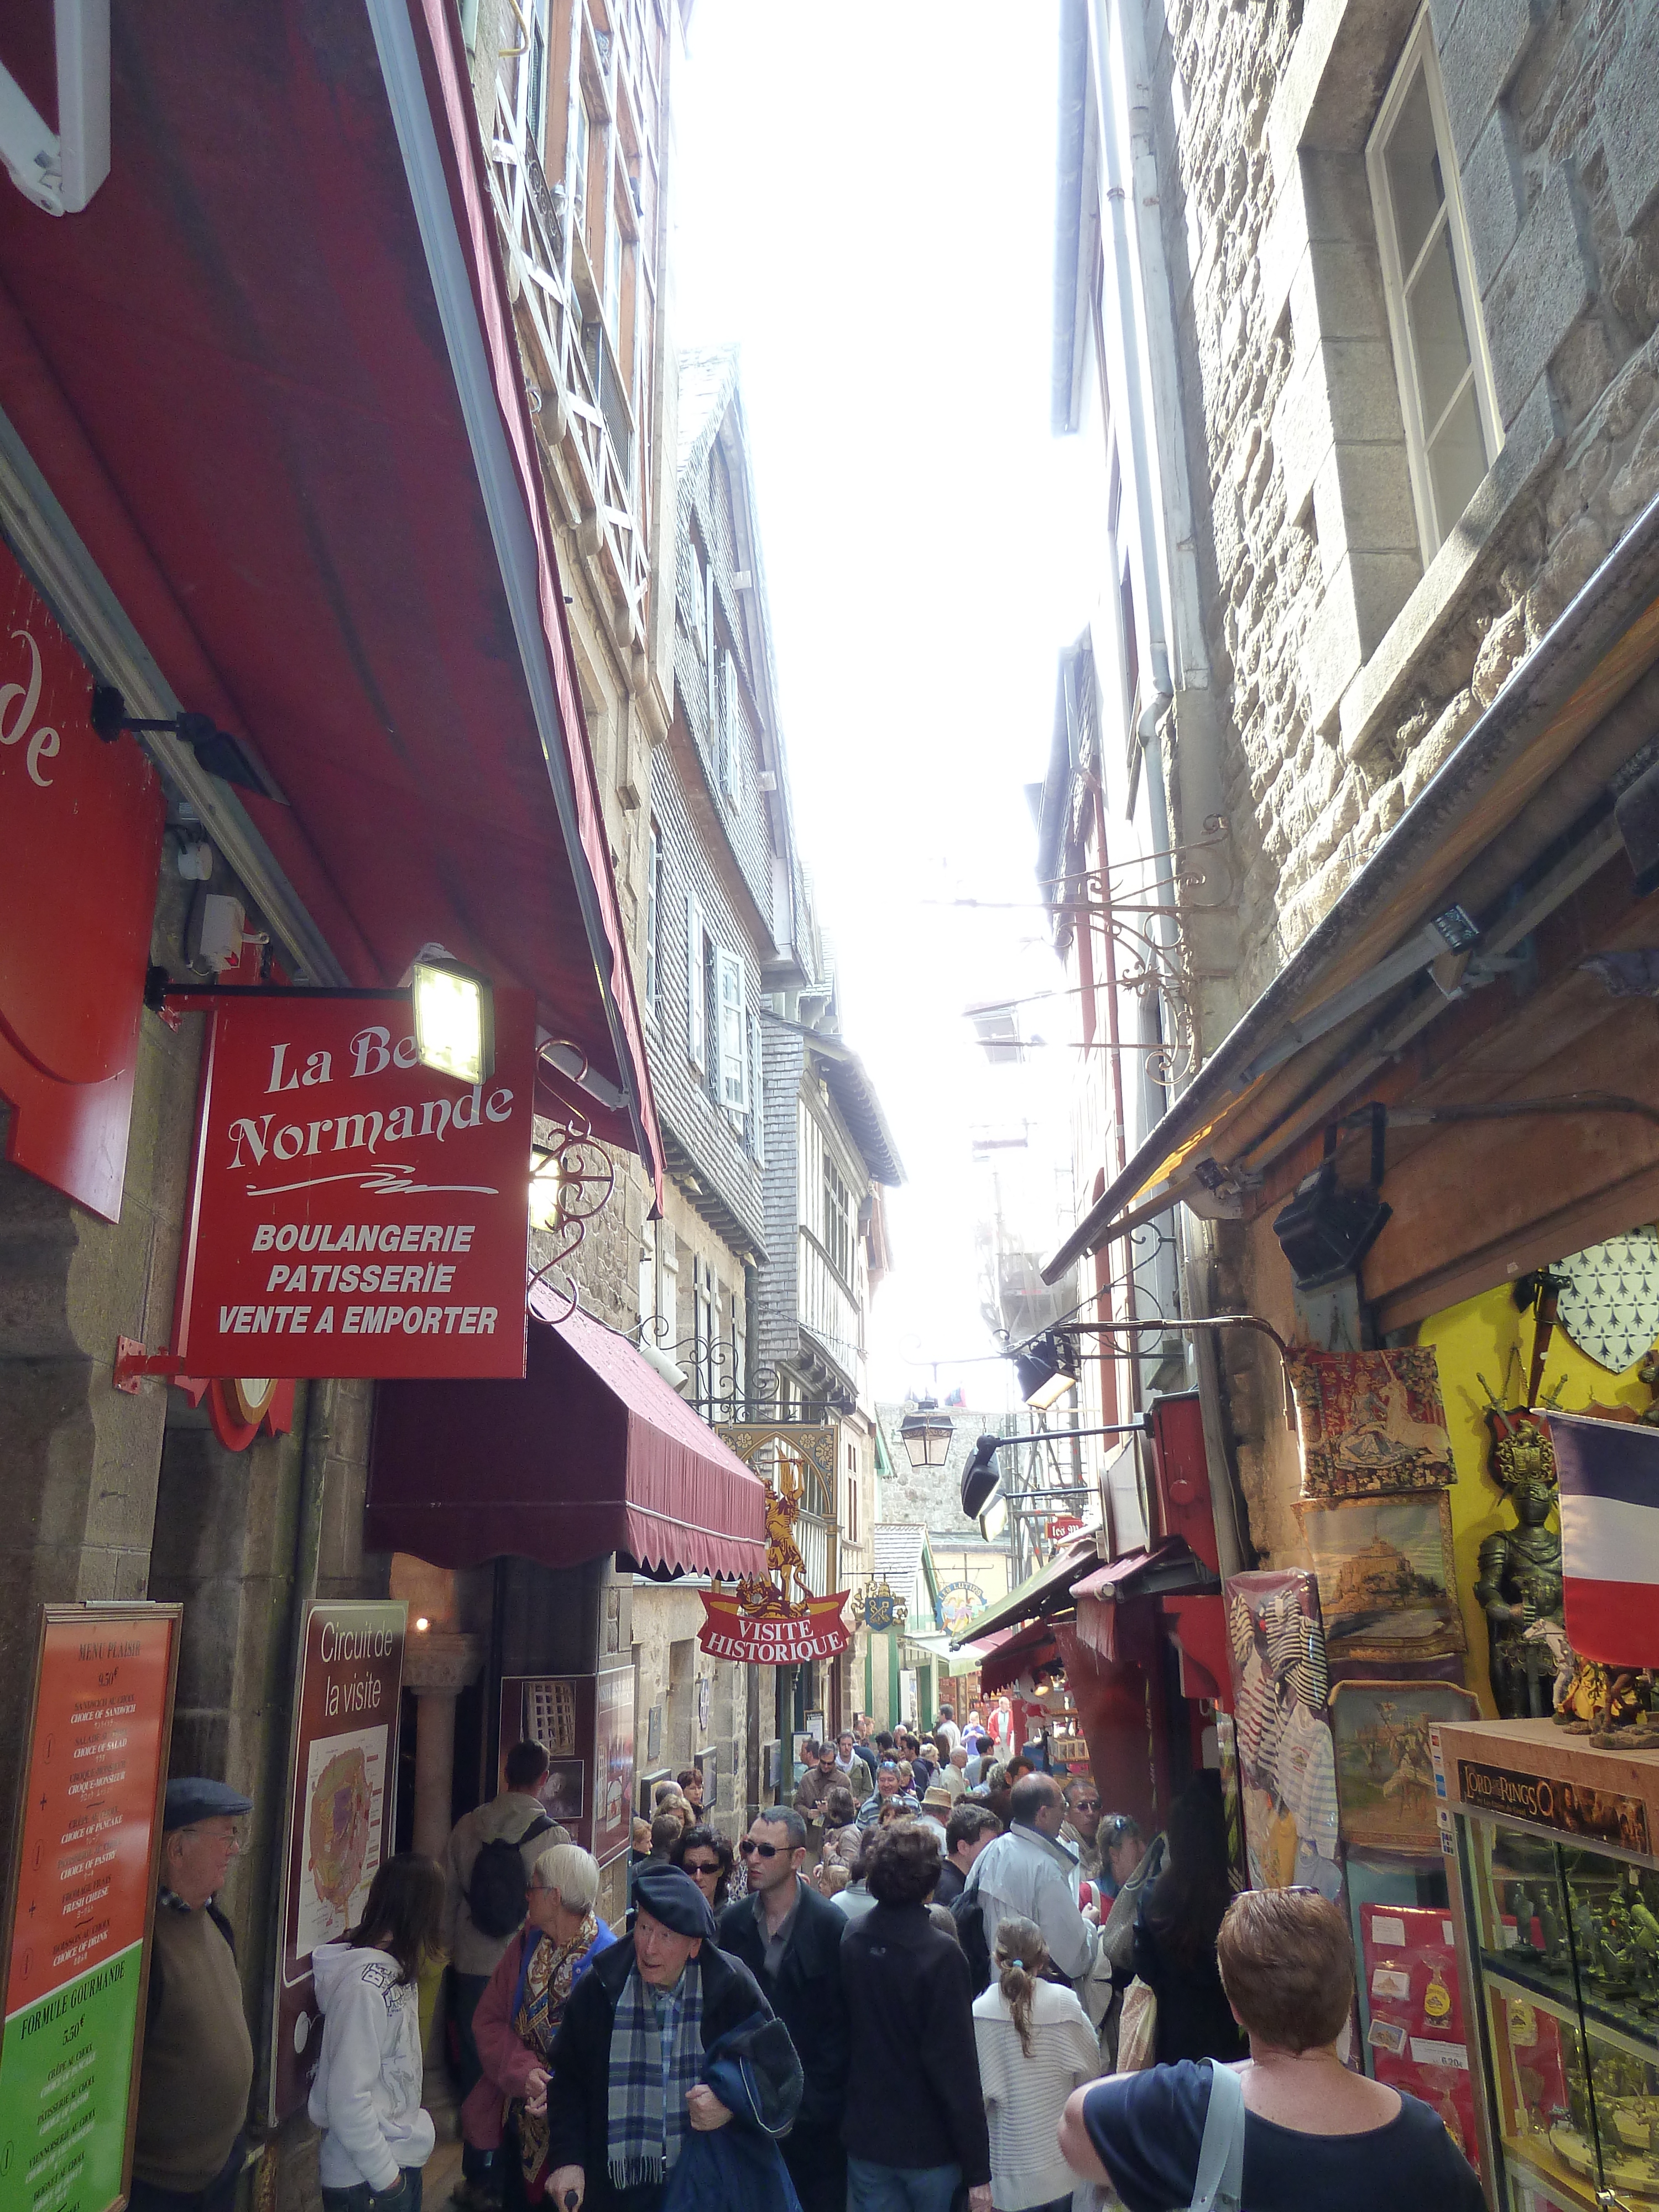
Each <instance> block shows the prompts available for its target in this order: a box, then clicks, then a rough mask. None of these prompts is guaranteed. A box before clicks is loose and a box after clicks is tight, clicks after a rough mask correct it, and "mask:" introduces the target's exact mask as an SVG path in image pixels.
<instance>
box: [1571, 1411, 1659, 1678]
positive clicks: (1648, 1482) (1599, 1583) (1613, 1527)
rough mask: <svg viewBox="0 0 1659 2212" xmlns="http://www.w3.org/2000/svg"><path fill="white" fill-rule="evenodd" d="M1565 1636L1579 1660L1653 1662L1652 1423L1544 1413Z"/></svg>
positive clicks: (1657, 1618) (1658, 1500) (1657, 1517)
mask: <svg viewBox="0 0 1659 2212" xmlns="http://www.w3.org/2000/svg"><path fill="white" fill-rule="evenodd" d="M1549 1425H1550V1438H1551V1441H1552V1443H1553V1444H1554V1447H1555V1471H1556V1476H1557V1480H1558V1481H1559V1486H1560V1501H1561V1573H1562V1579H1563V1582H1564V1584H1565V1596H1566V1604H1565V1614H1566V1621H1565V1626H1566V1632H1567V1641H1568V1643H1569V1644H1571V1646H1572V1648H1573V1650H1575V1651H1576V1652H1577V1654H1578V1656H1579V1657H1580V1658H1581V1659H1599V1660H1601V1662H1603V1663H1604V1664H1606V1665H1609V1666H1614V1667H1659V1429H1652V1428H1648V1427H1645V1426H1644V1425H1642V1424H1641V1423H1639V1422H1637V1421H1597V1420H1590V1419H1587V1418H1586V1417H1585V1416H1584V1415H1583V1414H1582V1413H1551V1415H1550V1416H1549Z"/></svg>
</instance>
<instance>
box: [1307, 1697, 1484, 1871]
mask: <svg viewBox="0 0 1659 2212" xmlns="http://www.w3.org/2000/svg"><path fill="white" fill-rule="evenodd" d="M1479 1718H1480V1699H1478V1698H1477V1697H1476V1696H1475V1694H1474V1691H1473V1690H1460V1689H1458V1688H1456V1687H1455V1685H1454V1684H1452V1683H1450V1682H1367V1681H1357V1682H1339V1683H1338V1684H1337V1686H1336V1687H1335V1689H1334V1690H1333V1691H1332V1692H1331V1733H1332V1735H1333V1736H1334V1738H1335V1741H1336V1795H1337V1803H1338V1807H1339V1810H1340V1816H1341V1824H1342V1840H1343V1842H1344V1843H1345V1844H1347V1845H1348V1846H1349V1848H1350V1849H1351V1850H1352V1849H1358V1850H1375V1851H1416V1852H1422V1853H1425V1854H1429V1853H1433V1852H1436V1851H1437V1850H1439V1848H1440V1838H1439V1832H1438V1828H1437V1824H1436V1820H1435V1793H1434V1767H1433V1764H1432V1762H1431V1759H1430V1756H1429V1729H1430V1727H1431V1724H1432V1723H1434V1722H1436V1721H1471V1720H1478V1719H1479Z"/></svg>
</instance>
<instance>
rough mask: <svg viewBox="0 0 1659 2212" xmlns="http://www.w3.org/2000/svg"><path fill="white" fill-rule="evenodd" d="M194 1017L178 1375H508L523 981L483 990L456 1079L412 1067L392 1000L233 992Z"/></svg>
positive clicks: (519, 1332) (523, 1183)
mask: <svg viewBox="0 0 1659 2212" xmlns="http://www.w3.org/2000/svg"><path fill="white" fill-rule="evenodd" d="M210 1020H211V1030H210V1036H209V1038H208V1043H207V1050H206V1054H205V1056H204V1064H203V1075H202V1096H201V1105H200V1112H199V1115H198V1119H197V1143H196V1163H195V1174H194V1183H193V1188H192V1190H191V1206H190V1214H189V1218H188V1226H187V1231H186V1242H185V1256H184V1265H183V1267H182V1268H181V1269H180V1273H179V1307H178V1318H177V1329H176V1334H175V1336H174V1352H175V1354H176V1357H177V1358H178V1361H179V1366H180V1368H181V1369H182V1370H183V1371H184V1372H185V1373H186V1374H190V1375H197V1376H244V1375H252V1374H260V1375H283V1376H323V1375H356V1376H421V1377H423V1378H435V1377H439V1376H489V1377H494V1378H497V1379H499V1378H501V1377H503V1376H522V1375H523V1373H524V1371H525V1258H526V1249H527V1246H528V1241H529V1234H530V1223H529V1211H530V1209H529V1196H530V1151H531V1136H532V1122H531V1097H532V1085H533V1075H534V1029H535V1024H534V1012H533V1007H532V1000H531V999H530V997H529V994H527V993H525V992H519V991H497V992H496V994H495V1073H493V1075H491V1077H490V1078H489V1080H488V1081H487V1082H485V1083H482V1084H475V1085H466V1084H463V1083H459V1082H457V1081H456V1080H455V1079H453V1078H452V1077H449V1076H446V1075H439V1074H435V1073H434V1072H433V1071H432V1070H431V1069H430V1068H427V1067H422V1066H420V1065H419V1063H418V1062H417V1061H416V1058H415V1039H414V1036H413V1034H412V1026H413V1025H412V1023H411V1020H410V1008H409V1002H408V1000H407V999H405V998H403V997H401V996H392V995H388V996H387V997H386V998H385V999H362V998H358V999H342V998H328V997H325V996H323V995H321V994H319V995H318V996H317V997H315V998H311V997H304V998H299V997H295V998H269V999H267V998H258V997H254V996H253V995H252V994H250V995H249V996H248V997H247V998H246V1000H244V999H241V998H240V997H229V998H225V999H221V1000H218V1001H217V1002H216V1005H215V1006H214V1010H213V1012H212V1015H211V1017H210Z"/></svg>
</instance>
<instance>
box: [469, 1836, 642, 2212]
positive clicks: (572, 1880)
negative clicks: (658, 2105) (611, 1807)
mask: <svg viewBox="0 0 1659 2212" xmlns="http://www.w3.org/2000/svg"><path fill="white" fill-rule="evenodd" d="M526 1902H527V1911H526V1918H525V1924H524V1926H523V1928H522V1929H520V1932H519V1933H518V1935H516V1936H514V1937H513V1941H512V1942H510V1943H509V1944H508V1945H507V1949H506V1950H505V1952H503V1954H501V1964H500V1965H499V1966H497V1967H496V1969H495V1972H494V1973H493V1974H492V1975H491V1976H490V1979H489V1988H488V1989H487V1990H485V1991H484V1993H483V1996H482V1997H480V1998H479V2000H478V2009H477V2014H476V2015H474V2019H473V2027H472V2032H473V2034H474V2036H475V2038H476V2039H477V2045H478V2057H479V2058H480V2060H481V2061H482V2063H483V2080H482V2081H480V2082H479V2083H478V2086H477V2088H476V2089H474V2090H473V2092H472V2093H471V2096H469V2097H468V2099H467V2100H466V2102H465V2105H464V2106H462V2108H461V2131H462V2133H463V2135H464V2136H465V2139H466V2141H467V2142H469V2143H471V2144H472V2145H473V2146H474V2148H477V2149H479V2150H494V2149H495V2148H497V2147H498V2146H499V2145H500V2144H501V2142H502V2141H503V2140H505V2141H506V2142H507V2159H506V2160H505V2174H504V2181H505V2190H504V2198H503V2201H504V2205H505V2208H506V2212H516V2208H518V2207H520V2206H525V2205H532V2204H539V2203H541V2201H542V2197H543V2191H544V2187H545V2185H546V2180H547V2173H548V2158H547V2076H548V2059H549V2054H550V2052H551V2051H552V2048H553V2039H554V2036H555V2035H556V2033H557V2032H558V2027H559V2022H560V2021H562V2019H563V2018H564V2008H565V2007H566V2005H567V2004H568V2002H569V2001H570V1992H571V1990H573V1989H574V1987H575V1985H576V1984H577V1982H578V1981H579V1980H580V1978H581V1976H582V1975H583V1974H584V1973H585V1972H586V1971H587V1968H588V1967H589V1966H590V1965H592V1961H593V1960H595V1959H597V1958H598V1957H599V1954H600V1952H601V1951H605V1950H607V1949H609V1948H610V1947H611V1944H612V1943H614V1942H616V1940H617V1939H616V1937H615V1936H613V1935H612V1934H611V1930H610V1929H609V1928H607V1927H606V1926H605V1923H604V1921H603V1920H600V1919H599V1918H598V1917H596V1916H595V1913H594V1910H593V1908H594V1906H595V1905H597V1903H598V1902H599V1866H598V1863H596V1861H595V1860H594V1859H593V1858H592V1856H591V1855H590V1854H589V1853H588V1852H586V1851H585V1850H582V1849H581V1847H580V1845H579V1844H552V1845H550V1847H549V1849H548V1850H544V1852H543V1853H542V1855H541V1857H539V1858H538V1860H537V1862H536V1863H535V1866H534V1867H533V1868H532V1870H531V1875H530V1881H529V1883H528V1886H527V1899H526Z"/></svg>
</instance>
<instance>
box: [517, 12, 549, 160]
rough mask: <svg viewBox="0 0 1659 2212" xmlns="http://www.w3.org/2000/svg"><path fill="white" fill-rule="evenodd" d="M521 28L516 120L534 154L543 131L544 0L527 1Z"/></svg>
mask: <svg viewBox="0 0 1659 2212" xmlns="http://www.w3.org/2000/svg"><path fill="white" fill-rule="evenodd" d="M519 21H520V23H522V24H523V25H524V27H525V52H524V73H523V75H522V76H521V77H520V80H519V82H520V86H521V87H522V88H523V92H524V113H523V114H522V115H521V116H520V118H519V119H520V125H521V126H522V128H523V130H524V131H525V134H526V137H528V138H529V140H530V143H531V144H532V146H533V147H534V148H535V149H536V151H537V153H538V155H539V154H540V152H541V150H542V142H543V137H544V133H545V132H546V130H547V0H531V7H530V11H529V14H528V15H527V16H526V15H520V18H519Z"/></svg>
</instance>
